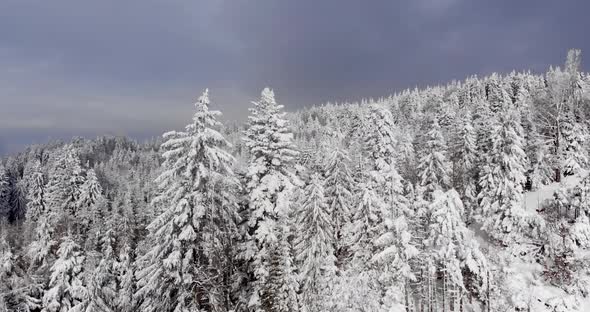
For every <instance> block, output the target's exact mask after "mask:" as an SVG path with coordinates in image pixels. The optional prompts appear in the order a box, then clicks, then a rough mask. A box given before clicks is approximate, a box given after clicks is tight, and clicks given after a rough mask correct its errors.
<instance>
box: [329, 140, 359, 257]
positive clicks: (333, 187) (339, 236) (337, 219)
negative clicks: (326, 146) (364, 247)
mask: <svg viewBox="0 0 590 312" xmlns="http://www.w3.org/2000/svg"><path fill="white" fill-rule="evenodd" d="M350 162H351V160H350V158H349V157H348V152H347V151H346V150H345V149H343V148H342V147H340V145H335V146H333V150H332V152H331V153H330V156H328V158H327V161H326V163H325V166H324V168H325V169H324V172H325V175H326V179H325V182H324V184H325V197H326V201H327V203H328V206H329V211H330V212H331V214H332V215H331V220H332V222H333V224H334V241H335V243H334V247H335V255H336V258H337V261H338V262H341V261H343V260H344V259H343V257H344V255H345V254H346V253H347V252H346V250H345V249H346V244H345V237H344V236H345V234H344V228H345V227H346V226H347V224H349V223H350V222H351V217H352V208H353V205H354V196H353V191H354V185H355V182H354V179H353V177H352V172H351V171H350V169H349V164H350Z"/></svg>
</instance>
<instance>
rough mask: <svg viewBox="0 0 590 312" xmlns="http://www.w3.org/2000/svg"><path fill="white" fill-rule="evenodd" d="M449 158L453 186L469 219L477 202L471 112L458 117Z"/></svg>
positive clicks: (475, 150)
mask: <svg viewBox="0 0 590 312" xmlns="http://www.w3.org/2000/svg"><path fill="white" fill-rule="evenodd" d="M451 149H452V152H451V160H452V163H453V171H454V174H453V178H452V180H453V183H452V184H453V186H454V188H455V189H456V190H457V191H458V192H459V194H460V195H461V198H462V199H463V204H464V205H465V209H466V213H465V217H466V220H467V221H470V219H471V212H472V211H473V209H474V206H475V205H476V204H477V194H476V186H477V181H476V164H477V158H478V155H477V147H476V132H475V129H474V128H473V126H472V121H471V114H465V115H464V116H461V117H460V118H459V119H458V124H457V125H456V127H455V131H454V132H453V137H452V143H451Z"/></svg>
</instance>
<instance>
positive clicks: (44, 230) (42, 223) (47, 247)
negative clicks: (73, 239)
mask: <svg viewBox="0 0 590 312" xmlns="http://www.w3.org/2000/svg"><path fill="white" fill-rule="evenodd" d="M53 234H54V233H53V227H52V226H51V224H50V221H49V214H48V213H42V214H40V215H39V218H38V220H37V224H36V226H35V235H34V238H33V241H32V242H31V244H30V245H29V247H28V249H27V254H28V257H29V259H30V260H31V269H33V271H40V272H44V271H45V270H46V269H48V268H49V266H50V264H51V260H52V257H53V249H54V247H55V246H56V244H57V241H56V240H55V239H54V238H53V237H54V235H53Z"/></svg>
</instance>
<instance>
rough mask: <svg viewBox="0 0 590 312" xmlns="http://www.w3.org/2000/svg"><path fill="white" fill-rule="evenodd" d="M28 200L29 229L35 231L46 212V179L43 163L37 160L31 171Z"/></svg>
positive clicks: (26, 216) (27, 216) (27, 218)
mask: <svg viewBox="0 0 590 312" xmlns="http://www.w3.org/2000/svg"><path fill="white" fill-rule="evenodd" d="M27 193H28V202H27V213H26V215H25V218H26V222H27V224H28V226H27V230H28V231H30V232H33V231H35V225H36V224H37V222H38V221H39V218H40V216H41V214H46V213H47V210H46V206H45V180H44V178H43V173H42V172H41V163H40V162H39V161H37V162H36V163H35V166H34V167H33V170H32V172H31V177H30V180H29V191H28V192H27Z"/></svg>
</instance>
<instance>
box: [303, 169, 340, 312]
mask: <svg viewBox="0 0 590 312" xmlns="http://www.w3.org/2000/svg"><path fill="white" fill-rule="evenodd" d="M300 207H301V208H300V211H299V218H298V226H299V227H300V230H299V236H298V240H297V245H296V249H297V260H298V261H299V262H300V263H301V269H300V274H301V278H300V280H301V294H302V300H303V305H304V306H305V311H325V310H326V309H327V308H328V307H326V306H325V305H324V303H326V302H327V298H328V294H330V286H331V284H332V281H333V278H334V275H335V271H336V266H335V260H336V258H335V256H334V224H333V219H332V218H331V211H330V208H329V206H328V205H327V204H326V199H325V197H324V186H323V181H322V180H321V178H320V175H319V174H317V173H315V174H314V175H312V177H311V180H310V182H309V184H308V186H307V187H306V188H305V190H304V192H303V199H302V202H301V205H300Z"/></svg>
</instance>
